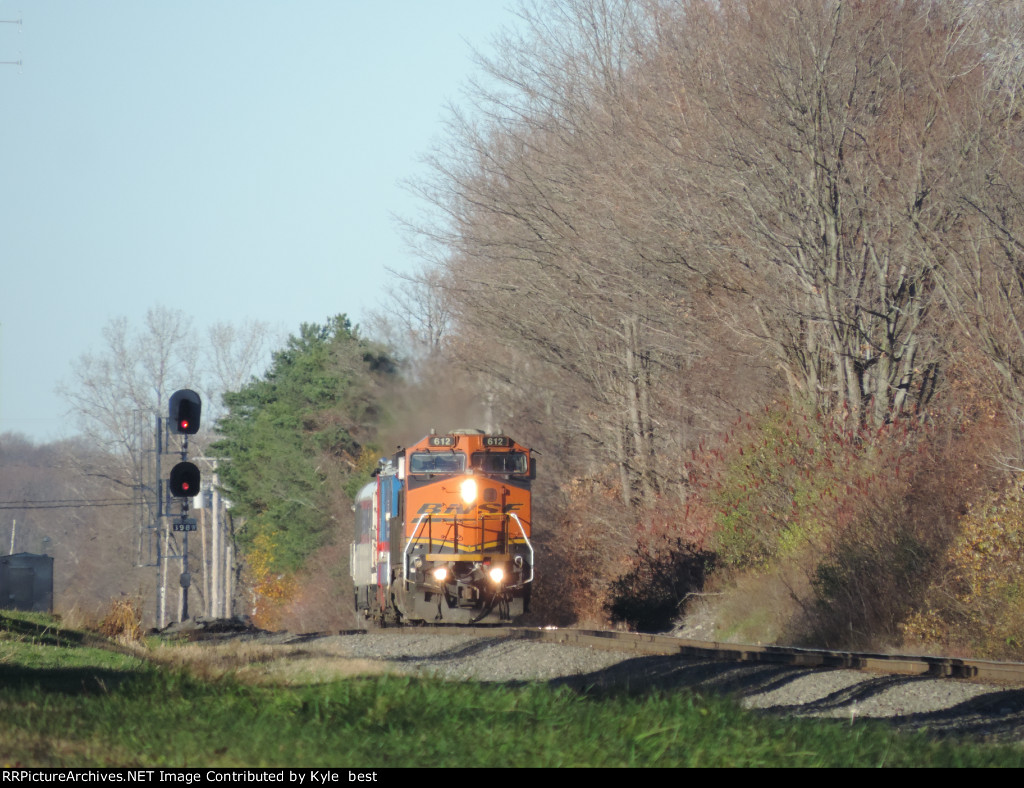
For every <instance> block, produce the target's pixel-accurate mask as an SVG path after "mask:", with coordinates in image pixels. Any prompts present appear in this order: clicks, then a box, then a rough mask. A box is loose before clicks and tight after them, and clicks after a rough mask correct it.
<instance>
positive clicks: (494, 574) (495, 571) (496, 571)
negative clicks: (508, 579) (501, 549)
mask: <svg viewBox="0 0 1024 788" xmlns="http://www.w3.org/2000/svg"><path fill="white" fill-rule="evenodd" d="M487 574H488V575H489V576H490V578H491V581H492V582H494V583H501V581H502V580H504V579H505V570H504V569H502V568H501V567H500V566H495V567H491V569H489V570H488V572H487Z"/></svg>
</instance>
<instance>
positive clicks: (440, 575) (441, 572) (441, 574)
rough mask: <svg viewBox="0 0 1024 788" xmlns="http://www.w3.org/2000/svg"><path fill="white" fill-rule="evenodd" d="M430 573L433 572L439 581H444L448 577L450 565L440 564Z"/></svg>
mask: <svg viewBox="0 0 1024 788" xmlns="http://www.w3.org/2000/svg"><path fill="white" fill-rule="evenodd" d="M430 574H432V575H433V576H434V579H435V580H436V581H437V582H438V583H443V582H444V581H445V580H447V579H448V567H447V566H439V567H437V568H436V569H435V570H434V571H433V572H431V573H430Z"/></svg>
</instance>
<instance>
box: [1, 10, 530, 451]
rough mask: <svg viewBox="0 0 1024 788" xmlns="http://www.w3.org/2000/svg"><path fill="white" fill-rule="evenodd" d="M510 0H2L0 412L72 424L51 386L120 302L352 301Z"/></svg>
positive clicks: (222, 317)
mask: <svg viewBox="0 0 1024 788" xmlns="http://www.w3.org/2000/svg"><path fill="white" fill-rule="evenodd" d="M510 5H511V3H510V2H505V1H504V0H372V1H371V0H288V1H287V2H285V0H280V1H279V2H265V1H262V0H175V1H174V2H157V1H156V0H88V2H82V1H81V0H0V19H5V20H6V19H18V18H19V17H20V18H21V19H22V20H23V25H22V27H21V31H20V32H19V30H18V28H17V26H15V25H0V61H8V60H17V59H19V58H20V59H21V60H22V61H23V66H22V68H21V69H20V73H19V69H18V68H17V67H15V66H8V65H5V66H0V107H2V110H0V111H2V118H3V121H2V124H0V266H2V268H0V271H2V284H0V324H2V327H0V432H4V431H8V430H13V431H16V432H21V433H23V434H26V435H28V436H30V437H32V438H34V439H36V440H50V439H55V438H58V437H62V436H65V435H69V434H71V433H72V429H71V425H70V423H69V422H68V421H66V420H65V418H64V411H65V404H64V403H63V401H62V400H61V399H60V398H59V397H58V396H57V394H56V393H55V388H56V386H57V384H58V383H59V382H60V381H62V380H67V379H69V377H70V369H71V368H70V365H71V363H72V362H73V360H75V359H76V358H78V357H80V356H81V355H82V354H83V353H85V352H88V351H93V352H98V351H100V350H102V338H101V329H102V327H103V326H104V325H105V324H106V323H107V322H108V321H109V320H110V319H111V318H114V317H117V316H120V315H124V316H126V317H128V319H129V321H131V322H132V323H135V324H139V325H141V321H142V318H143V316H144V315H145V313H146V310H147V309H149V308H150V307H153V306H157V305H161V306H166V307H170V308H175V309H182V310H184V311H185V312H187V313H188V314H190V315H193V316H195V319H196V322H197V325H199V326H205V325H207V324H209V323H213V322H217V321H228V322H236V323H239V324H241V323H242V322H244V321H245V320H247V319H250V318H255V319H260V320H265V321H268V322H270V323H272V324H274V325H279V326H281V327H283V328H285V329H287V330H288V331H294V330H295V329H297V328H298V326H299V324H300V323H302V322H319V321H322V320H324V319H325V318H327V317H328V316H330V315H333V314H335V313H338V312H346V313H348V314H349V315H350V316H351V317H352V318H353V319H354V320H355V321H356V322H358V321H359V320H360V319H362V317H363V316H364V314H365V312H366V310H367V309H368V308H372V307H373V306H375V305H376V304H377V303H378V301H379V298H380V293H381V292H382V291H383V290H384V288H386V287H387V286H388V283H389V276H388V274H387V273H386V272H385V270H384V269H385V267H389V268H392V269H399V270H409V269H411V268H413V267H414V265H415V264H416V263H415V260H414V258H413V257H412V256H411V254H410V253H409V252H408V251H407V250H406V247H405V240H404V238H403V236H402V233H401V231H400V228H399V227H398V226H397V224H396V223H395V221H394V220H393V218H392V216H393V214H399V215H410V214H412V213H415V212H416V211H417V210H418V208H419V206H418V205H417V203H416V200H415V198H413V197H412V196H411V195H410V194H408V193H407V192H406V191H405V190H404V189H403V188H402V186H401V184H400V182H401V181H402V180H403V179H406V178H409V177H414V176H416V175H417V173H421V172H422V168H421V165H420V163H419V158H420V157H421V156H422V155H423V154H425V153H427V152H428V151H429V149H430V146H431V144H432V143H433V142H435V141H436V140H438V139H439V138H440V137H441V135H442V134H443V130H442V125H441V120H442V117H443V114H444V112H443V110H444V105H445V103H446V101H448V100H455V101H456V102H457V101H458V100H459V98H460V92H461V89H462V87H463V86H464V84H465V82H466V80H467V79H468V78H469V77H470V76H471V75H472V74H473V73H474V67H473V64H472V53H471V48H472V47H476V48H479V49H483V50H485V51H486V50H487V45H488V43H489V42H490V40H491V38H492V37H493V35H494V34H495V33H497V32H498V31H499V29H500V28H501V27H502V26H507V25H510V24H513V23H514V21H515V18H514V16H513V14H512V12H511V11H510V10H509V6H510ZM176 279H178V280H179V281H188V280H191V281H194V282H196V286H195V287H193V288H179V287H176V286H175V285H174V282H175V280H176Z"/></svg>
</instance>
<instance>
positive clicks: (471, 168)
mask: <svg viewBox="0 0 1024 788" xmlns="http://www.w3.org/2000/svg"><path fill="white" fill-rule="evenodd" d="M1021 11H1022V6H1021V4H1020V3H1017V2H1005V3H974V2H934V1H931V0H911V1H908V2H894V1H893V0H860V1H857V2H855V1H853V0H829V1H827V2H821V1H820V0H806V1H805V0H784V1H783V0H778V1H774V0H756V1H755V0H725V1H724V2H721V1H718V0H716V1H715V2H710V1H707V0H680V1H679V2H671V3H668V2H659V1H658V0H558V2H545V3H529V4H525V5H524V6H523V7H522V10H521V24H520V25H519V26H518V27H517V28H516V30H514V31H510V32H508V33H507V34H505V36H504V37H503V38H501V39H500V40H499V41H498V48H497V54H495V55H494V56H493V57H492V58H489V59H485V60H482V61H481V64H480V65H481V67H482V77H481V79H479V80H478V81H477V82H475V83H474V88H473V91H472V95H471V104H470V106H468V107H467V108H466V109H465V110H456V111H453V112H452V114H451V117H450V127H449V133H448V135H447V138H446V141H445V144H444V145H442V146H440V147H439V149H438V150H436V151H435V153H434V155H433V157H432V160H431V162H432V164H433V173H434V174H433V176H432V177H430V178H428V179H426V180H425V181H423V182H421V183H419V184H417V185H416V188H417V189H418V190H419V192H420V193H421V194H422V196H423V197H424V198H425V199H426V200H428V201H429V203H430V204H432V205H433V206H435V207H436V208H437V209H439V210H438V211H437V212H436V213H435V215H438V216H440V217H442V218H441V219H440V220H437V221H434V222H432V223H427V224H425V225H424V226H421V227H419V228H417V229H418V232H419V236H418V237H419V239H420V240H421V242H422V244H423V247H424V251H425V253H426V254H427V255H429V259H430V260H431V262H430V263H429V264H428V266H427V268H426V269H425V273H424V276H423V277H422V278H421V279H420V281H419V282H418V283H417V285H418V287H420V288H426V289H427V290H429V292H430V293H431V299H430V300H429V301H425V300H424V301H421V309H422V310H423V311H428V310H431V311H433V312H434V313H435V314H437V315H439V316H441V315H443V316H444V317H445V318H446V319H447V321H448V322H447V325H448V326H449V328H448V332H447V334H446V335H445V337H444V340H443V342H438V341H436V340H435V341H433V342H428V341H427V339H426V337H424V338H423V344H424V345H432V346H433V347H437V348H441V352H443V353H444V354H445V357H446V358H448V359H449V360H451V361H452V362H458V363H459V364H460V365H461V367H462V368H464V369H466V370H468V371H469V372H470V373H472V375H473V376H474V380H475V381H476V385H477V386H478V387H479V389H480V391H481V392H482V393H483V394H484V395H485V396H486V397H487V399H488V401H489V402H490V403H491V407H492V409H493V410H494V411H495V412H496V416H495V420H496V422H498V423H501V424H502V425H506V426H507V428H508V429H509V430H510V431H512V430H514V431H515V432H516V435H517V438H519V439H524V440H527V441H531V442H532V443H533V445H535V446H537V447H538V448H540V449H541V451H542V456H543V457H544V458H545V470H546V472H547V474H549V478H553V479H557V483H558V485H559V489H558V491H557V493H556V492H555V491H550V492H549V507H550V508H549V509H548V510H547V512H546V515H547V517H548V518H549V519H548V522H546V523H544V524H543V527H544V528H549V529H551V530H550V531H549V534H550V539H549V540H548V542H547V545H546V546H547V549H548V550H549V554H548V555H547V556H546V562H545V563H546V566H547V567H549V571H548V572H547V573H542V575H545V576H546V577H548V578H549V579H550V578H551V576H552V575H553V574H555V572H558V573H560V574H561V575H562V577H563V578H564V580H563V587H560V588H551V587H550V586H549V593H550V594H551V596H550V598H549V599H550V604H551V608H552V609H553V608H554V607H555V606H558V605H560V606H561V607H562V610H563V612H564V615H565V616H566V617H567V618H571V617H573V616H576V617H578V616H580V615H590V616H599V615H601V614H602V612H603V611H606V610H608V609H609V608H608V605H609V604H612V602H610V600H609V597H608V591H607V589H608V588H609V583H610V582H611V581H612V580H613V579H614V578H616V577H620V576H622V575H623V573H624V572H630V571H636V570H637V568H638V566H639V565H638V564H637V563H636V562H637V561H638V560H640V559H634V561H633V562H632V563H630V562H629V561H627V556H628V555H629V553H630V551H632V550H635V549H639V550H640V553H641V554H642V555H646V556H647V557H648V558H647V563H648V564H649V565H650V566H658V565H660V564H659V561H660V560H661V559H660V558H659V556H662V555H664V554H666V551H668V553H671V551H672V550H675V549H677V548H678V544H682V545H684V546H686V545H688V546H689V547H685V548H683V554H685V555H691V554H692V553H693V551H697V552H698V553H700V552H701V551H705V550H707V551H710V552H711V553H714V554H715V555H716V556H717V559H718V562H719V566H724V567H725V568H727V569H731V570H732V572H733V573H734V574H733V575H732V576H733V578H734V582H739V581H738V580H735V578H738V577H739V574H738V573H740V572H752V571H755V570H756V571H757V572H762V573H763V572H768V573H769V574H772V575H773V576H776V577H778V576H780V575H781V574H784V573H785V574H787V579H786V582H787V583H788V584H789V587H790V591H789V593H788V594H782V596H783V597H787V600H788V601H786V602H785V604H784V605H779V607H785V608H786V609H787V611H788V613H786V614H785V615H784V616H783V617H784V618H785V619H786V621H784V622H781V623H779V626H780V627H782V626H785V627H788V628H789V629H788V630H787V631H788V632H789V633H790V634H791V635H792V636H807V637H810V636H811V635H810V634H808V633H812V631H813V633H817V634H815V635H814V636H816V637H821V636H827V637H829V638H831V640H833V641H835V640H837V639H839V640H843V641H844V642H849V641H860V642H864V641H865V640H870V639H872V638H875V637H887V638H897V639H898V638H899V637H900V636H901V632H902V630H901V629H900V627H901V626H902V622H903V620H904V619H905V617H906V616H907V615H910V614H911V611H913V610H915V609H917V607H919V606H920V605H924V604H926V603H927V597H928V591H927V586H928V581H926V580H924V578H931V579H935V578H936V574H935V573H936V572H939V571H940V570H941V568H942V567H943V566H946V564H945V562H946V560H947V559H946V558H945V556H946V549H947V548H948V547H949V544H950V540H952V539H954V538H955V535H956V534H957V533H958V529H959V528H960V525H959V520H958V516H959V513H960V512H962V511H964V510H965V508H966V507H967V506H968V504H969V503H970V502H971V500H972V499H973V498H974V497H975V496H976V495H981V494H982V491H984V490H988V489H991V488H993V486H998V484H999V483H1000V478H1001V477H1000V475H999V472H998V467H997V466H998V463H999V460H1000V458H1001V459H1002V460H1003V461H1005V462H1006V463H1008V464H1010V465H1012V464H1013V463H1015V462H1017V460H1016V459H1015V458H1018V457H1020V456H1021V452H1020V450H1019V446H1020V438H1021V435H1022V432H1021V429H1020V425H1021V416H1022V415H1024V410H1022V408H1024V397H1022V382H1024V342H1022V340H1024V335H1022V333H1021V327H1022V319H1024V289H1022V287H1024V276H1022V272H1024V266H1022V262H1024V258H1022V246H1021V242H1020V241H1021V236H1020V230H1021V219H1022V211H1021V207H1020V206H1021V197H1022V196H1024V170H1022V165H1021V161H1022V159H1021V156H1020V154H1021V150H1020V140H1021V139H1022V137H1021V131H1022V128H1021V125H1022V123H1024V113H1022V112H1021V109H1022V107H1021V100H1022V94H1021V90H1020V88H1021V84H1022V79H1021V78H1022V70H1021V63H1022V62H1024V61H1022V59H1021V57H1020V40H1021V38H1020V35H1019V33H1020V32H1021V30H1022V16H1021ZM435 322H436V321H435ZM756 414H760V415H756ZM795 414H799V416H796V415H795ZM737 419H740V422H737ZM780 419H781V426H780ZM804 420H806V423H807V425H810V426H807V427H806V430H805V431H804V432H799V431H798V430H797V427H796V426H794V424H803V423H804ZM992 424H998V429H989V427H990V426H991V425H992ZM737 430H739V431H740V433H741V436H742V437H736V435H737V432H736V431H737ZM730 435H731V436H733V437H732V439H731V440H732V441H733V442H732V444H731V447H732V448H730V447H729V445H727V444H726V443H725V441H726V440H729V436H730ZM1004 438H1005V440H1004ZM737 447H738V448H739V449H740V450H741V453H739V454H736V453H735V449H736V448H737ZM825 447H828V451H825ZM748 451H757V452H760V455H759V456H758V457H757V458H752V457H750V455H749V454H748V453H747V452H748ZM712 452H714V453H712ZM823 460H827V463H828V464H827V465H825V464H823ZM783 461H784V462H786V463H788V466H787V467H789V468H792V469H795V470H794V471H793V472H789V471H786V470H783V469H780V468H778V467H775V464H776V463H778V462H783ZM801 474H802V475H801ZM960 474H964V475H960ZM761 491H764V492H761ZM748 493H749V495H748ZM744 496H746V497H744ZM660 539H669V540H670V541H669V542H668V543H665V544H661V543H660V542H659V541H658V540H660ZM671 540H681V541H680V542H679V543H676V542H673V541H671ZM638 544H639V545H640V547H639V548H637V545H638ZM659 545H661V546H659ZM897 557H898V560H897ZM655 559H656V560H655ZM643 563H644V562H643V561H640V564H643ZM551 567H556V568H557V569H555V570H554V571H550V568H551ZM670 574H671V573H670ZM698 574H699V573H698ZM788 575H793V576H788ZM719 576H720V577H724V576H725V573H724V571H720V572H719ZM723 582H724V581H723ZM922 583H923V586H922ZM872 586H873V587H872ZM687 590H689V591H693V590H699V589H693V588H690V589H684V591H683V594H682V596H685V592H686V591H687ZM879 596H881V597H883V598H887V599H889V600H890V601H889V602H887V603H882V602H872V604H871V605H868V607H871V608H872V610H873V612H871V613H869V614H864V615H860V614H858V615H857V616H854V615H853V612H852V611H854V610H855V609H856V608H857V606H858V604H859V605H860V607H861V608H862V609H863V608H864V607H865V605H866V604H867V601H868V600H874V599H876V598H878V597H879ZM896 596H898V597H899V599H898V600H896V599H895V598H894V597H896ZM748 601H749V600H748ZM566 607H567V608H568V609H566ZM779 615H782V614H781V613H780V614H779ZM796 619H800V623H799V625H796V624H793V622H794V621H795V620H796ZM840 619H844V620H843V621H842V622H841V625H840V624H839V623H838V622H839V621H840ZM830 620H831V621H832V622H833V623H836V627H835V628H834V629H835V630H836V631H832V629H829V626H828V625H827V624H828V622H829V621H830ZM794 627H795V629H794Z"/></svg>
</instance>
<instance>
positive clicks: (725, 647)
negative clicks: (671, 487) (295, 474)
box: [322, 626, 1024, 686]
mask: <svg viewBox="0 0 1024 788" xmlns="http://www.w3.org/2000/svg"><path fill="white" fill-rule="evenodd" d="M364 631H365V630H351V631H348V632H343V633H341V634H361V633H362V632H364ZM372 631H373V632H374V633H382V634H383V633H392V634H396V635H401V634H410V633H417V634H424V635H426V634H436V635H452V634H461V635H477V636H480V637H492V638H497V637H502V638H507V639H510V640H516V639H519V640H530V641H536V642H541V643H558V644H562V645H567V646H577V647H584V648H586V647H589V648H597V649H604V650H608V651H617V652H624V653H632V654H636V655H637V656H680V657H687V658H690V659H700V660H720V661H726V662H741V663H757V664H765V665H788V666H794V667H805V668H843V669H847V670H860V671H865V672H869V673H878V674H884V675H899V676H921V677H930V678H957V679H971V680H975V681H982V682H988V683H997V684H1004V685H1017V686H1024V663H1020V662H996V661H991V660H979V659H960V658H954V657H926V656H908V655H902V654H900V655H895V654H870V653H862V652H852V651H832V650H825V649H807V648H793V647H787V646H758V645H743V644H737V643H715V642H709V641H700V640H684V639H681V638H676V637H672V636H670V635H647V634H641V633H636V632H617V631H611V630H587V629H559V628H546V629H537V628H526V627H458V628H453V627H430V626H423V627H393V628H386V629H379V630H372ZM322 634H326V633H322Z"/></svg>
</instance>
